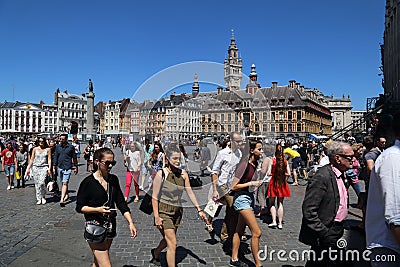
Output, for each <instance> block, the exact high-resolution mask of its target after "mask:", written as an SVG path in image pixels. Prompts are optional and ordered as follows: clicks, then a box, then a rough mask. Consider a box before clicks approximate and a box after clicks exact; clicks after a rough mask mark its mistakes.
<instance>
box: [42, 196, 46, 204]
mask: <svg viewBox="0 0 400 267" xmlns="http://www.w3.org/2000/svg"><path fill="white" fill-rule="evenodd" d="M42 204H43V205H44V204H46V199H45V198H44V197H42Z"/></svg>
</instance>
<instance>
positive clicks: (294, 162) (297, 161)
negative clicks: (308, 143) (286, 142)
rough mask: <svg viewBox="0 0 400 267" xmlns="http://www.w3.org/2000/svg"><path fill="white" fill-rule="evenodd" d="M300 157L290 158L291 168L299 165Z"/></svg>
mask: <svg viewBox="0 0 400 267" xmlns="http://www.w3.org/2000/svg"><path fill="white" fill-rule="evenodd" d="M300 161H301V158H300V157H295V158H294V159H292V169H296V168H297V167H298V166H299V165H300Z"/></svg>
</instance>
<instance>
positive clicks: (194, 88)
mask: <svg viewBox="0 0 400 267" xmlns="http://www.w3.org/2000/svg"><path fill="white" fill-rule="evenodd" d="M199 91H200V86H199V77H198V76H197V73H195V74H194V79H193V85H192V96H193V97H196V96H197V95H198V94H199Z"/></svg>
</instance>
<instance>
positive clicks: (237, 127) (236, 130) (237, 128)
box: [235, 124, 239, 132]
mask: <svg viewBox="0 0 400 267" xmlns="http://www.w3.org/2000/svg"><path fill="white" fill-rule="evenodd" d="M238 131H239V125H237V124H235V132H238Z"/></svg>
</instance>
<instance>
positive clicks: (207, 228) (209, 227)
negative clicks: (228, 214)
mask: <svg viewBox="0 0 400 267" xmlns="http://www.w3.org/2000/svg"><path fill="white" fill-rule="evenodd" d="M206 230H207V231H208V232H209V233H211V232H212V231H214V228H213V226H212V224H211V223H210V224H207V223H206Z"/></svg>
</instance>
